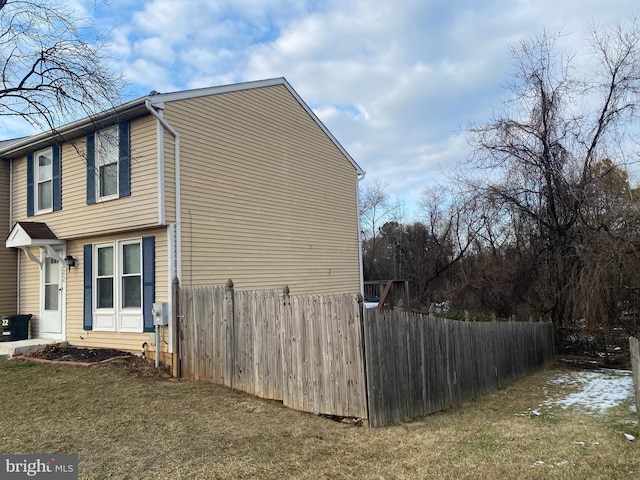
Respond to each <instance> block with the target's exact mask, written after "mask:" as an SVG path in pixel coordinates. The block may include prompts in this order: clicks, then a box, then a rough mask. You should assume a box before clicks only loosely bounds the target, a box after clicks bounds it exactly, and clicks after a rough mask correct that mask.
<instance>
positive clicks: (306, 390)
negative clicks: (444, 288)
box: [179, 281, 553, 427]
mask: <svg viewBox="0 0 640 480" xmlns="http://www.w3.org/2000/svg"><path fill="white" fill-rule="evenodd" d="M179 305H180V312H179V316H180V318H181V321H180V322H179V325H180V334H179V338H180V347H179V350H180V357H181V373H182V376H183V377H186V378H193V379H196V380H203V381H208V382H213V383H217V384H221V385H226V386H228V387H232V388H236V389H238V390H243V391H245V392H248V393H251V394H253V395H256V396H259V397H263V398H269V399H274V400H281V401H282V402H283V404H284V405H285V406H287V407H290V408H293V409H296V410H301V411H306V412H313V413H322V414H327V415H336V416H341V417H358V418H365V419H368V420H369V424H370V425H371V426H372V427H378V426H384V425H391V424H395V423H399V422H401V421H403V420H408V419H411V418H414V417H417V416H420V415H426V414H429V413H433V412H436V411H439V410H445V409H448V408H451V407H454V406H456V405H459V404H460V403H461V402H463V401H465V400H468V399H471V398H474V397H477V396H479V395H481V394H483V393H485V392H488V391H490V390H492V389H495V388H497V387H499V386H501V385H503V384H505V383H507V382H508V381H510V380H513V379H514V378H516V377H518V376H521V375H524V374H525V373H527V372H529V371H531V370H533V369H534V368H536V367H539V366H541V365H543V364H544V363H545V362H546V361H548V360H549V359H550V358H551V357H552V356H553V330H552V325H551V323H537V322H536V323H529V322H460V321H453V320H444V319H440V318H436V317H428V316H422V315H416V314H410V313H406V312H400V311H397V310H394V311H379V310H377V311H374V310H365V311H363V309H362V299H361V298H358V296H357V295H304V296H301V295H289V292H288V289H287V288H286V287H285V289H284V291H283V292H278V291H276V290H265V291H251V292H246V291H240V292H236V291H234V289H233V283H232V282H231V281H230V282H229V283H228V285H227V286H226V287H224V286H206V287H181V288H180V289H179Z"/></svg>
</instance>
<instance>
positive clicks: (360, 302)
mask: <svg viewBox="0 0 640 480" xmlns="http://www.w3.org/2000/svg"><path fill="white" fill-rule="evenodd" d="M357 300H358V316H359V317H360V318H359V320H360V358H361V361H362V378H363V379H364V408H365V412H366V414H367V422H371V416H370V414H369V384H368V383H367V352H366V350H365V326H364V316H365V311H364V310H365V309H364V297H363V296H362V294H360V293H359V294H358V296H357Z"/></svg>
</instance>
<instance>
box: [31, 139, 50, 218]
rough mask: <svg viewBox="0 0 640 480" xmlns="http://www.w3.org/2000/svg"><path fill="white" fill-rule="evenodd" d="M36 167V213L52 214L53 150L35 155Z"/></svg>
mask: <svg viewBox="0 0 640 480" xmlns="http://www.w3.org/2000/svg"><path fill="white" fill-rule="evenodd" d="M35 167H36V175H35V178H36V183H37V187H36V189H35V194H36V202H35V204H36V212H37V213H42V212H50V211H51V210H52V209H53V150H52V149H51V148H48V149H46V150H41V151H40V152H38V153H36V155H35Z"/></svg>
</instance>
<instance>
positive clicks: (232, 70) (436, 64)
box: [0, 0, 639, 221]
mask: <svg viewBox="0 0 640 480" xmlns="http://www.w3.org/2000/svg"><path fill="white" fill-rule="evenodd" d="M74 4H77V5H79V6H80V7H81V10H83V13H84V14H85V15H89V16H92V17H93V18H94V19H95V27H96V28H97V29H100V30H103V31H105V32H106V34H107V36H108V39H109V42H110V44H111V45H110V49H111V52H112V54H113V56H114V58H115V59H116V68H119V69H121V70H122V71H123V72H124V73H125V75H126V77H127V79H128V80H129V82H130V91H129V92H127V99H129V98H135V97H139V96H142V95H145V94H147V93H148V92H149V91H151V90H157V91H160V92H169V91H174V90H183V89H189V88H197V87H205V86H212V85H220V84H227V83H234V82H241V81H249V80H258V79H264V78H272V77H280V76H284V77H286V78H287V80H288V81H289V82H290V83H291V85H292V86H293V87H294V88H295V89H296V91H297V92H298V93H299V94H300V96H301V97H302V98H303V99H304V100H305V101H306V102H307V103H308V104H309V106H310V107H311V108H312V109H313V110H314V111H315V112H316V114H317V115H318V116H319V117H320V119H321V120H322V121H323V122H324V123H325V124H326V125H327V127H328V128H329V129H330V130H331V132H332V133H333V134H334V136H335V137H336V138H337V139H338V140H339V141H340V142H341V143H342V145H343V146H344V147H345V148H346V149H347V151H348V152H349V153H350V154H351V156H352V157H353V158H354V159H355V160H356V162H358V163H359V164H360V166H361V167H362V168H363V169H364V170H366V171H367V176H366V180H365V181H366V182H374V181H378V182H380V183H382V184H388V192H389V193H390V194H391V195H392V196H394V197H400V198H402V199H404V201H405V203H406V206H407V210H408V216H407V218H405V220H406V221H411V220H414V219H416V218H417V217H418V216H419V211H418V208H417V205H418V201H419V198H420V195H421V193H422V191H423V189H424V188H425V187H427V186H429V185H430V184H433V183H434V182H438V181H442V180H443V178H444V177H445V176H446V174H447V172H449V171H451V169H452V168H453V166H454V165H455V163H456V162H457V161H458V160H459V159H461V158H463V157H464V156H465V155H466V154H467V152H466V146H465V145H466V144H465V142H464V139H463V138H462V132H463V129H464V128H465V126H466V125H467V124H468V123H469V121H471V120H474V121H482V120H483V119H487V118H488V116H489V115H490V114H491V111H492V108H493V107H496V106H498V105H499V99H500V98H501V96H503V95H504V94H505V91H504V90H503V89H502V87H501V85H504V83H505V81H506V79H507V76H508V74H509V73H510V71H511V65H510V58H509V53H508V46H509V44H510V43H513V42H518V41H519V40H521V39H523V38H524V37H526V36H528V35H531V34H535V33H538V32H540V31H542V30H543V29H547V30H553V31H555V30H559V29H561V30H562V31H563V32H565V33H566V34H567V37H566V40H565V41H566V44H567V47H568V48H572V49H576V50H578V49H579V48H580V45H581V44H582V43H583V42H584V41H585V39H586V37H587V30H588V27H589V24H590V23H594V22H595V23H598V24H608V23H611V22H613V21H617V20H620V19H625V18H629V17H631V16H633V15H634V14H636V13H637V12H638V9H639V7H638V6H637V2H635V1H633V0H609V1H607V2H603V1H601V0H581V1H577V0H575V1H574V0H554V1H551V0H535V1H530V0H515V1H514V0H488V1H486V2H478V1H477V0H449V1H442V0H439V1H433V0H377V1H376V2H372V1H371V0H368V1H358V0H352V1H351V0H340V1H334V0H327V1H320V0H308V1H285V0H220V1H197V0H181V1H175V0H149V1H141V0H135V1H134V0H113V1H111V2H108V3H107V4H103V3H101V2H99V1H97V2H96V1H95V0H75V2H74ZM0 128H2V130H3V131H2V132H1V133H2V136H3V137H10V136H15V135H18V134H20V133H21V132H20V131H19V130H17V129H16V127H15V123H11V124H9V123H8V122H6V120H3V123H2V124H0ZM22 133H23V134H24V133H29V131H28V130H24V131H23V132H22Z"/></svg>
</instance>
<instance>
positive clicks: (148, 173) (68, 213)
mask: <svg viewBox="0 0 640 480" xmlns="http://www.w3.org/2000/svg"><path fill="white" fill-rule="evenodd" d="M156 151H157V143H156V120H155V118H154V117H152V116H151V115H147V116H144V117H141V118H138V119H135V120H132V121H131V195H130V196H128V197H122V198H118V199H114V200H109V201H106V202H98V203H96V204H93V205H87V187H86V184H87V168H86V161H85V157H84V155H85V152H86V137H82V138H78V139H76V140H74V143H73V144H71V143H65V144H63V146H62V155H61V162H62V210H59V211H57V212H51V213H45V214H41V215H34V216H32V217H27V166H26V158H25V157H23V158H22V159H20V160H18V161H14V205H13V219H14V221H16V222H20V221H30V222H46V223H47V225H49V227H50V228H51V229H52V230H53V232H54V233H55V234H56V235H57V236H58V237H59V238H62V239H69V238H79V237H84V236H89V235H99V234H106V233H109V232H115V231H126V230H131V228H132V227H142V228H144V227H150V226H155V225H157V224H158V200H157V195H158V193H157V192H158V185H157V154H156Z"/></svg>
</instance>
